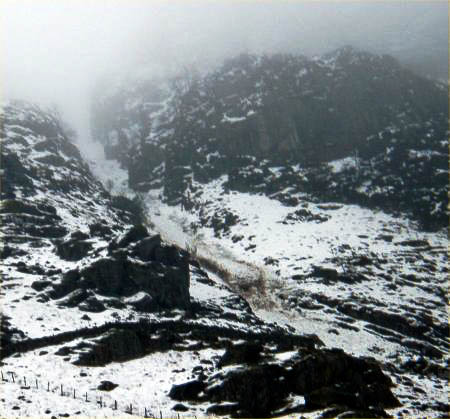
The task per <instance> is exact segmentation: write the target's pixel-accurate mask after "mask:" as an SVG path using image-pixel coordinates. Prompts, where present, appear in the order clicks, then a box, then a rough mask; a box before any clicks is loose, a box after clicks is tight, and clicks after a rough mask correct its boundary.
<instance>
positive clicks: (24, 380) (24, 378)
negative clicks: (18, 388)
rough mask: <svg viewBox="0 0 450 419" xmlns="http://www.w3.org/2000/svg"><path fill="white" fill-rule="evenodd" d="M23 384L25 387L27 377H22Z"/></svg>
mask: <svg viewBox="0 0 450 419" xmlns="http://www.w3.org/2000/svg"><path fill="white" fill-rule="evenodd" d="M23 385H24V386H25V387H26V386H27V377H25V376H24V377H23Z"/></svg>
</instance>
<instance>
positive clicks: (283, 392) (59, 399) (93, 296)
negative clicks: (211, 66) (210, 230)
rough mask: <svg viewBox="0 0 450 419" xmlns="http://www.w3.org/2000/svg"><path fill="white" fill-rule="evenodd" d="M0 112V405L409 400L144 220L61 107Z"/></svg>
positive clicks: (93, 407)
mask: <svg viewBox="0 0 450 419" xmlns="http://www.w3.org/2000/svg"><path fill="white" fill-rule="evenodd" d="M1 118H2V161H4V162H6V164H5V165H4V166H3V167H2V170H3V174H2V176H3V179H4V193H5V195H4V196H3V199H2V203H1V211H0V213H1V217H2V225H1V233H2V239H3V240H2V243H3V248H2V265H1V270H2V289H1V296H2V312H1V315H2V328H1V349H2V351H1V358H2V359H1V374H2V382H1V389H2V391H1V396H0V397H1V401H2V403H1V405H0V413H1V415H2V416H4V417H23V416H30V415H36V414H38V415H39V416H42V417H52V416H62V417H67V416H69V415H70V416H86V415H89V416H94V417H104V416H123V415H124V414H125V415H138V416H151V415H153V416H154V415H155V414H157V413H158V411H159V413H160V415H162V414H163V413H162V412H164V415H165V416H169V415H174V412H186V415H189V416H192V415H193V414H196V415H201V416H206V415H207V414H216V415H226V416H228V415H234V416H238V417H260V416H283V415H288V414H290V413H299V412H315V413H312V414H314V415H319V414H320V413H321V412H323V411H324V410H326V409H328V408H330V407H331V406H332V405H334V404H335V403H339V405H340V406H339V408H338V411H339V412H342V413H344V412H353V413H347V414H351V415H362V416H369V415H371V416H374V415H376V416H386V415H387V413H386V412H385V411H384V410H383V409H389V408H396V407H398V406H399V405H400V404H399V401H398V400H397V398H396V396H394V394H393V393H392V388H393V387H394V383H393V381H392V380H391V379H390V378H389V375H388V374H389V373H388V372H387V370H386V366H384V365H383V364H382V363H381V362H379V361H376V360H373V359H366V358H358V357H356V356H352V355H349V354H346V353H345V352H343V351H342V350H338V349H328V348H324V347H323V342H322V341H321V340H320V339H319V338H318V337H317V336H315V335H306V334H302V333H296V332H294V330H293V329H292V328H291V327H288V326H285V327H282V326H279V325H277V324H275V323H271V322H265V321H263V320H261V319H260V318H259V317H258V316H256V315H255V313H254V311H253V310H252V308H251V307H250V305H249V304H248V303H247V301H246V300H245V299H244V298H243V297H242V296H240V295H239V294H238V293H236V292H235V291H234V289H233V284H226V283H224V282H223V278H221V276H220V275H219V276H218V275H214V274H211V273H208V272H206V271H205V269H204V268H203V267H202V266H203V265H202V264H204V259H203V260H202V261H200V259H198V260H197V258H196V257H195V255H192V254H189V253H188V252H186V251H184V250H182V249H181V248H180V247H178V246H175V245H173V244H168V243H167V242H165V241H164V240H162V238H161V236H160V235H158V234H156V231H153V230H149V228H147V227H145V226H144V225H142V224H139V222H140V221H145V217H144V218H143V214H142V211H139V208H137V207H136V203H135V202H134V203H133V201H131V200H129V199H127V198H126V197H124V196H122V197H119V198H120V199H119V198H117V197H116V198H114V197H111V196H110V195H109V193H107V192H106V191H105V189H104V188H103V186H102V184H101V183H100V182H99V181H97V180H96V179H95V178H94V176H93V175H92V172H91V170H90V169H89V167H88V165H87V164H86V163H85V162H84V160H83V159H82V157H81V155H80V153H79V152H78V150H77V149H76V147H75V146H74V145H73V144H71V142H70V141H69V139H68V138H67V135H66V134H65V132H64V129H63V128H62V125H63V124H62V123H61V122H60V121H59V120H58V118H57V117H55V116H54V115H53V114H52V113H50V112H47V111H45V110H42V109H39V108H38V107H36V106H34V105H31V104H27V103H24V102H22V103H20V102H15V103H9V104H6V105H5V106H4V107H3V108H2V113H1ZM117 171H118V172H119V170H117ZM130 209H131V210H133V212H130ZM141 209H142V208H141ZM191 250H194V249H191ZM209 268H210V269H211V268H213V264H211V265H210V267H209ZM216 272H218V273H221V274H223V272H224V271H223V270H222V271H221V269H216ZM155 383H158V386H155ZM243 390H245V391H243Z"/></svg>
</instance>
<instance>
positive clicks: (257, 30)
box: [0, 0, 448, 136]
mask: <svg viewBox="0 0 450 419" xmlns="http://www.w3.org/2000/svg"><path fill="white" fill-rule="evenodd" d="M447 16H448V4H447V1H446V0H442V1H439V0H436V1H424V2H418V1H414V0H405V1H400V0H398V1H368V0H364V1H354V2H351V1H344V0H340V1H331V2H330V1H329V2H325V1H317V0H316V1H283V0H273V1H264V0H260V1H243V0H241V1H233V0H226V1H225V0H224V1H206V0H205V1H190V0H182V1H158V0H0V34H1V35H0V36H1V46H0V48H1V49H0V53H1V61H0V70H1V76H0V77H1V78H0V80H1V86H2V95H3V96H4V97H17V98H24V99H32V100H35V101H39V102H43V103H52V102H54V103H56V104H57V105H58V106H59V107H60V108H61V110H62V111H63V114H64V115H65V116H66V118H68V120H69V122H70V123H72V124H73V125H76V126H75V128H76V129H78V130H79V131H80V135H81V136H87V135H88V134H87V133H88V131H87V121H88V111H89V103H88V97H89V95H88V93H89V90H90V86H91V85H92V83H93V81H94V80H95V79H96V78H97V77H98V76H99V75H100V74H105V73H106V74H108V73H115V72H127V71H130V70H133V69H134V70H135V69H140V70H141V71H142V70H143V69H145V71H146V72H148V73H155V74H156V73H159V74H161V73H166V72H171V71H175V70H176V69H177V68H180V66H182V65H184V64H188V65H192V64H195V65H196V66H198V67H200V68H201V67H203V66H210V65H212V64H214V63H218V62H220V61H221V60H222V59H223V58H224V57H226V56H230V55H234V54H238V53H240V52H242V51H249V52H269V53H270V52H274V51H283V52H301V53H305V54H314V53H322V52H324V51H327V50H330V49H332V48H335V47H339V46H341V45H343V44H347V43H351V44H356V45H358V46H361V47H365V46H366V45H367V46H368V47H370V48H372V49H379V50H384V49H386V50H388V52H395V51H396V50H408V49H410V50H411V51H414V52H416V50H417V52H418V53H420V49H422V50H424V49H430V48H429V46H430V45H431V46H432V47H431V49H433V48H435V47H436V48H437V49H436V50H437V51H444V50H447V39H448V38H447V37H448V20H447ZM423 43H425V45H427V47H426V48H424V47H423Z"/></svg>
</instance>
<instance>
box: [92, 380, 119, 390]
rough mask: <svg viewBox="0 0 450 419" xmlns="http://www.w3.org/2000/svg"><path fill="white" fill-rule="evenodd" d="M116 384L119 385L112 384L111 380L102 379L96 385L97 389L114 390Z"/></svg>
mask: <svg viewBox="0 0 450 419" xmlns="http://www.w3.org/2000/svg"><path fill="white" fill-rule="evenodd" d="M118 386H119V384H114V383H113V382H112V381H108V380H104V381H102V382H101V383H100V384H99V386H98V387H97V390H100V391H111V390H114V389H115V388H116V387H118Z"/></svg>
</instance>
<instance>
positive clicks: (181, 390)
mask: <svg viewBox="0 0 450 419" xmlns="http://www.w3.org/2000/svg"><path fill="white" fill-rule="evenodd" d="M205 388H206V385H205V383H204V382H203V381H199V380H192V381H188V382H186V383H183V384H174V385H173V386H172V388H171V390H170V392H169V397H170V398H171V399H173V400H178V401H183V400H191V401H198V400H200V393H201V392H202V391H204V390H205Z"/></svg>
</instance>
